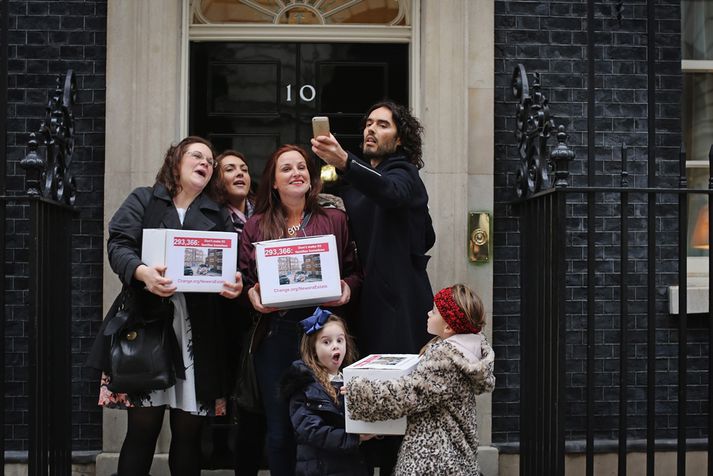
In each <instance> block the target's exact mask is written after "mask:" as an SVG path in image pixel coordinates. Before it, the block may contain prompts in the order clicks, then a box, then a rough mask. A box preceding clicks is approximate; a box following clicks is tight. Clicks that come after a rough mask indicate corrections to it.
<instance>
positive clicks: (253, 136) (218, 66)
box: [189, 43, 409, 179]
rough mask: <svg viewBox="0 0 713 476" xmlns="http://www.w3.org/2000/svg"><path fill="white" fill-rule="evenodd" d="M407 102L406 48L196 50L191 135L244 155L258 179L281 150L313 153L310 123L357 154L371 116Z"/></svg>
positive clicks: (203, 46) (241, 46) (196, 46)
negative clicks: (316, 119)
mask: <svg viewBox="0 0 713 476" xmlns="http://www.w3.org/2000/svg"><path fill="white" fill-rule="evenodd" d="M408 97H409V91H408V45H404V44H362V43H359V44H357V43H336V44H328V43H192V44H191V77H190V111H189V131H190V133H191V134H196V135H200V136H203V137H206V138H208V139H210V140H211V142H213V144H214V145H215V148H216V150H217V151H218V152H220V151H222V150H224V149H228V148H231V149H236V150H238V151H240V152H242V153H244V154H245V155H246V156H247V158H248V165H249V167H250V173H251V175H252V176H253V178H255V179H257V178H259V176H260V174H261V172H262V169H263V166H264V163H265V161H266V160H267V158H268V157H269V155H270V154H271V153H272V151H274V150H275V149H276V148H277V147H279V146H280V145H282V144H290V143H291V144H299V145H302V146H303V147H305V148H307V150H309V139H310V137H311V136H312V125H311V120H312V117H313V116H328V117H329V121H330V127H331V130H332V133H334V134H335V136H337V137H338V139H339V141H340V143H341V144H342V146H343V147H344V148H345V149H348V150H351V151H353V152H358V151H359V144H360V143H361V127H360V121H361V118H362V116H363V114H364V112H365V111H366V109H367V108H368V107H369V106H370V105H371V104H373V103H375V102H377V101H379V100H381V99H385V98H389V99H392V100H394V101H396V102H398V103H401V104H408Z"/></svg>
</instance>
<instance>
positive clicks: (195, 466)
mask: <svg viewBox="0 0 713 476" xmlns="http://www.w3.org/2000/svg"><path fill="white" fill-rule="evenodd" d="M164 412H165V407H142V408H129V409H128V417H129V418H128V424H127V430H126V437H125V438H124V444H123V445H122V446H121V453H120V455H119V471H118V476H145V475H148V474H149V469H151V462H152V461H153V455H154V451H155V450H156V440H157V439H158V434H159V433H160V432H161V423H163V414H164ZM170 423H171V446H170V449H169V453H168V466H169V468H170V470H171V476H198V475H200V473H201V451H200V434H201V425H202V424H203V418H202V417H199V416H196V415H191V414H190V413H186V412H184V411H182V410H177V409H173V408H172V409H171V410H170Z"/></svg>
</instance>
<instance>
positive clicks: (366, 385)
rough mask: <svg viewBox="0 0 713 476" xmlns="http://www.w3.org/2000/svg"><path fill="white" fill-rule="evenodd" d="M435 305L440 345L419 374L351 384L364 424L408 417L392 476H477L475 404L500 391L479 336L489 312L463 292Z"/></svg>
mask: <svg viewBox="0 0 713 476" xmlns="http://www.w3.org/2000/svg"><path fill="white" fill-rule="evenodd" d="M433 301H434V306H433V310H431V311H429V312H428V324H427V329H428V332H429V334H432V335H434V336H436V337H435V338H434V339H433V340H432V341H431V342H429V343H428V344H427V345H426V346H425V347H424V350H423V351H422V357H421V359H420V361H419V363H418V365H417V366H416V369H415V370H414V371H413V372H412V373H410V374H409V375H406V376H404V377H402V378H400V379H398V380H393V381H375V380H368V379H364V378H355V379H352V380H350V381H349V389H348V397H347V398H348V399H349V413H350V414H351V417H352V418H355V419H357V420H365V421H378V420H390V419H394V418H400V417H402V416H406V417H407V422H408V424H407V427H406V434H405V435H404V439H403V443H402V444H401V449H400V450H399V457H398V462H397V463H396V468H395V469H394V474H398V475H399V476H402V475H416V474H448V475H450V476H457V475H478V474H480V469H479V467H478V424H477V418H476V398H475V397H476V395H479V394H481V393H484V392H492V391H493V388H494V387H495V376H494V375H493V361H494V358H495V355H494V353H493V350H492V348H491V347H490V344H488V342H487V341H486V340H485V337H484V336H483V334H482V333H481V331H482V329H483V326H484V325H485V310H484V308H483V303H482V302H481V300H480V298H478V296H477V295H475V293H473V291H471V290H470V289H469V288H468V287H466V286H464V285H462V284H456V285H455V286H451V287H449V288H445V289H442V290H440V291H439V292H438V293H436V295H435V296H434V298H433ZM342 393H347V390H346V389H345V388H343V389H342Z"/></svg>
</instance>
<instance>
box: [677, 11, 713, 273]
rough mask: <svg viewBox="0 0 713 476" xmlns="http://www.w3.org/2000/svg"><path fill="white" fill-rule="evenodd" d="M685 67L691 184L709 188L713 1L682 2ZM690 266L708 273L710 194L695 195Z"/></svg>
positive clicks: (685, 118)
mask: <svg viewBox="0 0 713 476" xmlns="http://www.w3.org/2000/svg"><path fill="white" fill-rule="evenodd" d="M681 49H682V62H681V67H682V70H683V102H682V111H681V112H682V129H683V140H684V145H685V148H686V159H687V162H686V168H687V176H688V185H689V187H691V188H708V177H709V171H708V164H709V161H708V153H709V151H710V148H711V144H713V2H707V1H706V2H703V1H700V0H684V1H683V2H682V3H681ZM688 204H689V216H688V222H689V227H688V256H689V260H688V265H689V266H688V267H689V274H690V275H691V276H701V275H707V273H708V256H709V250H708V236H707V230H706V229H705V226H704V225H706V224H707V219H708V217H707V213H708V197H706V196H704V195H691V196H690V197H689V203H688ZM704 230H705V233H702V232H703V231H704Z"/></svg>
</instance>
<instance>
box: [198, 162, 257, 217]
mask: <svg viewBox="0 0 713 476" xmlns="http://www.w3.org/2000/svg"><path fill="white" fill-rule="evenodd" d="M233 156H234V157H237V158H239V159H240V160H242V161H243V162H244V163H245V165H246V166H247V165H248V160H247V159H246V158H245V155H244V154H242V153H241V152H238V151H237V150H233V149H228V150H225V151H223V152H222V153H221V154H220V155H219V156H218V157H216V158H215V170H216V172H218V173H217V174H214V175H217V177H216V179H215V180H214V181H212V182H211V187H210V189H209V190H208V193H209V194H210V198H212V199H213V201H214V202H216V203H219V204H221V205H225V204H226V203H228V191H227V190H226V188H225V184H224V183H223V169H222V168H221V167H220V163H221V162H222V160H223V159H224V158H226V157H233ZM253 183H254V182H253V181H252V179H251V180H250V189H249V190H248V196H247V200H248V201H249V202H252V203H255V191H254V190H253V188H254V187H253Z"/></svg>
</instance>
